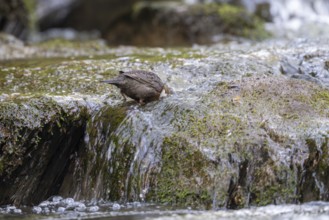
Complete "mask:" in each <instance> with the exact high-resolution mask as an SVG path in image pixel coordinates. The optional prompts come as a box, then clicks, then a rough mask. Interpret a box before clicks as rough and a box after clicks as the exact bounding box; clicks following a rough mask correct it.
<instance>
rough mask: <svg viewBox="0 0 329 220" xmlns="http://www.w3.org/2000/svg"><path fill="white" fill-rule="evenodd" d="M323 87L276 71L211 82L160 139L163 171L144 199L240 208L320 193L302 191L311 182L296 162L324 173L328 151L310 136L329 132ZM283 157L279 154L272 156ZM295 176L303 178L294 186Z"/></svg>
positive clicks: (320, 193) (322, 143)
mask: <svg viewBox="0 0 329 220" xmlns="http://www.w3.org/2000/svg"><path fill="white" fill-rule="evenodd" d="M328 92H329V91H328V90H327V89H325V88H320V87H318V86H317V85H316V84H313V83H309V82H306V81H300V80H295V79H289V78H286V77H282V76H263V77H245V78H242V80H241V81H235V82H230V83H220V84H218V86H217V87H216V88H214V89H213V90H212V91H211V92H210V93H209V94H207V95H205V96H204V97H203V98H202V101H201V102H200V103H198V104H197V106H194V107H195V109H198V110H193V109H190V110H188V111H186V110H184V109H182V110H181V112H180V114H177V118H176V119H175V122H174V125H175V126H176V129H177V130H176V131H175V132H174V134H173V135H172V136H168V137H167V138H165V139H164V142H163V148H162V164H161V165H162V168H161V172H160V173H159V174H158V175H157V178H155V179H156V181H155V183H154V186H153V187H154V188H153V190H152V191H151V192H150V194H149V199H150V200H155V201H160V202H164V203H170V204H176V205H183V206H186V205H189V206H193V207H198V208H200V207H201V208H210V207H212V206H215V207H223V206H224V207H227V208H242V207H247V206H250V205H267V204H273V203H274V204H281V203H292V202H296V201H306V200H305V198H306V197H307V198H308V199H307V201H309V200H310V199H309V198H324V197H326V195H325V194H323V192H320V191H316V190H313V191H312V192H308V191H307V190H305V189H306V188H308V186H309V185H310V184H311V186H314V184H315V182H314V180H312V178H309V179H305V175H306V174H303V171H302V170H303V169H302V167H304V168H305V166H306V165H305V164H308V163H309V162H307V161H309V160H310V161H313V162H312V163H313V164H314V163H318V161H319V160H320V161H322V162H321V163H319V164H317V165H315V166H316V168H312V169H316V170H317V175H319V176H321V175H322V174H321V172H320V170H322V171H323V172H326V171H325V170H327V166H323V164H325V163H326V162H325V161H327V160H328V158H327V156H326V155H327V154H326V152H327V151H325V150H323V151H321V148H323V147H324V148H325V147H326V146H327V145H328V141H327V140H328V139H326V138H325V137H323V138H321V139H318V137H317V135H315V136H313V135H314V134H317V133H322V130H323V129H324V130H327V131H328V129H329V127H328V124H327V121H328V108H327V106H328V105H326V102H327V95H328ZM317 98H319V100H317ZM315 100H316V101H315ZM314 118H317V120H316V122H315V121H314ZM327 135H328V134H327ZM310 137H312V138H311V139H312V140H313V141H314V142H315V143H314V146H315V148H316V150H312V151H315V152H316V154H317V155H318V156H316V157H314V156H312V155H313V153H311V154H310V155H309V159H307V157H305V154H304V152H305V151H308V150H309V146H310V145H309V140H308V138H310ZM321 146H322V147H321ZM319 148H320V149H319ZM310 151H311V150H310ZM320 152H321V153H320ZM282 154H283V155H285V156H284V158H285V159H282V158H281V159H279V158H280V157H283V156H282ZM319 155H321V156H319ZM301 158H303V159H301ZM320 158H321V159H320ZM313 166H314V165H313ZM308 167H312V166H311V165H308ZM307 169H309V168H307ZM304 172H305V171H304ZM311 172H312V171H310V173H311ZM299 178H302V179H303V181H305V183H303V184H301V185H300V180H301V179H299ZM322 179H323V180H322V183H323V184H325V181H326V178H322ZM308 184H309V185H308ZM325 185H326V184H325ZM325 187H327V188H329V186H327V185H326V186H325ZM296 189H297V190H296ZM306 192H308V195H307V196H306V195H305V196H304V197H305V198H304V197H303V193H306Z"/></svg>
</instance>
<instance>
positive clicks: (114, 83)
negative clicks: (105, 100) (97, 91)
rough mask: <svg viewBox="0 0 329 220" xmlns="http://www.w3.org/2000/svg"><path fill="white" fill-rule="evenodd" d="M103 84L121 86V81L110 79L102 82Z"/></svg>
mask: <svg viewBox="0 0 329 220" xmlns="http://www.w3.org/2000/svg"><path fill="white" fill-rule="evenodd" d="M100 82H102V83H108V84H112V85H119V84H120V82H121V80H118V79H109V80H102V81H100Z"/></svg>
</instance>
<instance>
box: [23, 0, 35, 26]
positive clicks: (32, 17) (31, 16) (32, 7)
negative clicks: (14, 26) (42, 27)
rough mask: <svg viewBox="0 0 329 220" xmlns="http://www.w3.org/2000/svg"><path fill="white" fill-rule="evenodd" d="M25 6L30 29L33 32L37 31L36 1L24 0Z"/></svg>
mask: <svg viewBox="0 0 329 220" xmlns="http://www.w3.org/2000/svg"><path fill="white" fill-rule="evenodd" d="M23 2H24V5H25V7H26V9H27V11H28V14H29V28H30V30H32V31H37V30H36V29H37V15H36V5H37V2H36V0H23Z"/></svg>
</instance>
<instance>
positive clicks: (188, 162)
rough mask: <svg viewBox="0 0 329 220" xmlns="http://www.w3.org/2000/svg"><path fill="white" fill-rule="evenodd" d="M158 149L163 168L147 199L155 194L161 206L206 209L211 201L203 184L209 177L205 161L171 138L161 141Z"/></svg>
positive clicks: (182, 141) (187, 145)
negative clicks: (159, 149) (160, 148)
mask: <svg viewBox="0 0 329 220" xmlns="http://www.w3.org/2000/svg"><path fill="white" fill-rule="evenodd" d="M162 149H163V151H162V161H163V162H162V163H163V164H162V167H163V168H162V170H161V173H160V175H159V176H158V181H157V182H158V183H157V186H156V189H155V191H154V192H151V193H150V194H148V197H152V196H154V194H155V193H156V195H155V196H156V199H157V201H158V202H161V203H169V204H175V205H183V206H193V207H204V208H205V207H206V208H210V205H211V203H212V198H211V196H210V193H209V191H208V187H209V185H208V184H209V182H207V181H209V180H210V177H209V176H208V173H207V171H206V170H205V168H206V167H207V166H208V165H209V164H208V163H209V162H208V161H207V159H206V158H205V157H204V156H203V155H202V154H201V153H200V151H198V150H196V149H194V148H193V147H192V146H190V145H189V144H188V143H186V142H185V140H182V139H181V138H180V137H177V136H175V135H174V136H172V137H167V138H165V140H164V146H163V148H162ZM198 180H200V181H201V182H198ZM153 193H154V194H153Z"/></svg>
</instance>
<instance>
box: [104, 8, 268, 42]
mask: <svg viewBox="0 0 329 220" xmlns="http://www.w3.org/2000/svg"><path fill="white" fill-rule="evenodd" d="M178 9H179V10H178ZM182 9H183V10H182ZM136 24H137V25H136ZM218 35H227V36H238V37H245V38H248V39H257V40H260V39H265V38H268V37H269V36H270V34H269V33H268V32H267V31H266V30H265V28H264V21H263V20H261V19H260V18H258V17H257V16H255V15H253V14H251V13H248V12H247V11H246V9H243V8H241V7H237V6H233V5H229V4H214V3H212V4H196V5H191V6H187V5H182V4H180V3H177V2H176V3H173V2H159V3H158V2H155V3H153V4H143V3H138V6H136V7H135V10H133V12H132V15H131V16H128V17H127V18H125V19H122V20H121V21H119V22H117V23H115V24H113V25H112V27H111V29H110V30H109V32H108V34H106V36H107V37H106V38H107V40H108V42H109V43H110V44H129V45H131V44H133V45H147V46H184V45H191V44H195V43H198V44H209V43H213V42H214V39H215V38H216V36H218Z"/></svg>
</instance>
